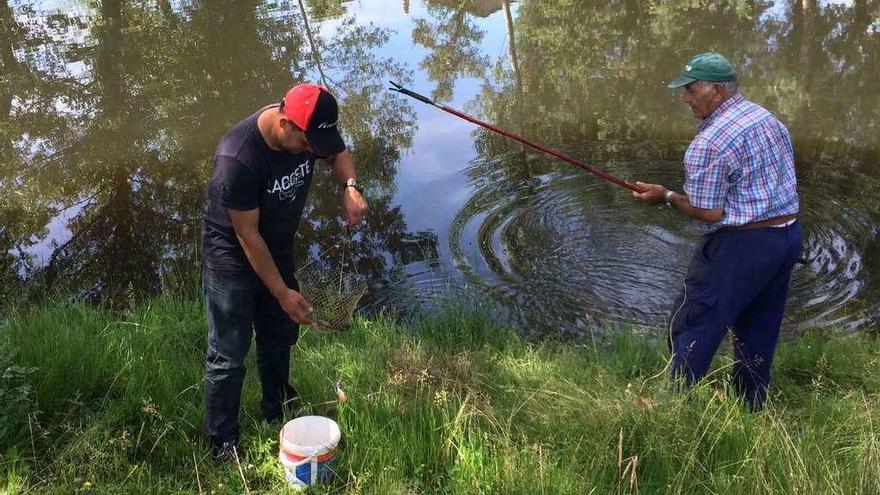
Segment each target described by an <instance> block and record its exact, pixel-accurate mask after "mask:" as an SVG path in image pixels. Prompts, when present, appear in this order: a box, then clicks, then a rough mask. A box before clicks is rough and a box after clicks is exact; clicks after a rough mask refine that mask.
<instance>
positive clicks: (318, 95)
mask: <svg viewBox="0 0 880 495" xmlns="http://www.w3.org/2000/svg"><path fill="white" fill-rule="evenodd" d="M284 116H285V117H287V118H288V119H289V120H290V121H291V122H293V123H294V124H296V126H297V127H299V128H300V129H302V130H304V131H305V134H306V139H307V140H308V141H309V146H311V148H312V151H314V152H315V154H316V155H319V156H330V155H335V154H337V153H341V152H342V151H345V142H344V141H342V136H340V135H339V128H338V127H337V126H336V120H337V118H338V117H339V105H337V103H336V98H334V97H333V95H332V94H331V93H330V92H329V91H327V88H325V87H324V86H320V85H318V84H308V83H303V84H297V85H296V86H294V87H292V88H290V91H288V92H287V94H286V95H285V96H284Z"/></svg>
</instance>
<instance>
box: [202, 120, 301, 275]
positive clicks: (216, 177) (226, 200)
mask: <svg viewBox="0 0 880 495" xmlns="http://www.w3.org/2000/svg"><path fill="white" fill-rule="evenodd" d="M267 108H271V107H267ZM264 110H266V108H264V109H261V110H260V111H258V112H257V113H255V114H253V115H251V116H250V117H248V118H246V119H244V120H242V121H241V122H239V123H238V124H236V125H235V127H233V128H232V129H230V131H229V132H228V133H226V135H225V136H223V139H221V140H220V144H218V145H217V150H216V151H215V152H214V170H213V172H212V173H211V180H210V182H209V183H208V205H207V209H206V211H205V223H204V227H203V229H202V256H203V260H204V263H205V266H207V267H209V268H211V269H214V270H231V271H241V270H245V271H246V270H249V269H252V268H251V265H250V262H249V261H248V260H247V257H246V256H245V254H244V250H242V248H241V245H240V244H239V242H238V238H237V237H235V230H234V229H233V227H232V220H231V219H230V217H229V212H228V211H227V208H231V209H233V210H240V211H247V210H253V209H254V208H259V209H260V223H259V231H260V235H262V236H263V239H264V240H265V241H266V244H267V245H268V247H269V252H270V253H272V258H273V259H274V260H275V262H276V263H278V264H285V265H292V263H293V238H294V235H295V234H296V229H297V226H298V225H299V220H300V217H301V216H302V211H303V207H304V206H305V201H306V196H307V195H308V193H309V186H310V185H311V182H312V173H313V172H314V170H315V158H316V157H315V155H314V154H312V153H310V152H303V153H297V154H292V153H289V152H287V151H275V150H273V149H272V148H269V145H267V144H266V141H265V140H264V139H263V136H262V134H260V131H259V129H258V128H257V117H259V115H260V113H262V112H263V111H264Z"/></svg>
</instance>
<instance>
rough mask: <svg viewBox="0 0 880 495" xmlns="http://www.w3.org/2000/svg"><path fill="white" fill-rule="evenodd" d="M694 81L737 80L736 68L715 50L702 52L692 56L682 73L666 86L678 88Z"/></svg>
mask: <svg viewBox="0 0 880 495" xmlns="http://www.w3.org/2000/svg"><path fill="white" fill-rule="evenodd" d="M694 81H712V82H730V81H736V70H735V69H734V68H733V64H731V63H730V61H729V60H727V59H726V58H724V56H722V55H721V54H718V53H715V52H706V53H701V54H699V55H694V56H693V57H691V59H690V60H688V61H687V63H686V64H685V65H684V70H683V71H682V72H681V75H680V76H678V78H677V79H676V80H674V81H672V82H671V83H669V84H668V85H667V86H666V87H667V88H670V89H676V88H680V87H682V86H687V85H688V84H690V83H692V82H694Z"/></svg>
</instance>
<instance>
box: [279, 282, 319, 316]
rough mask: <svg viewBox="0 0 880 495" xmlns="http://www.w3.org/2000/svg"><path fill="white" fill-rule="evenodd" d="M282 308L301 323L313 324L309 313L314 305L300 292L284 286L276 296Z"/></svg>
mask: <svg viewBox="0 0 880 495" xmlns="http://www.w3.org/2000/svg"><path fill="white" fill-rule="evenodd" d="M276 297H277V298H278V304H280V305H281V309H283V310H284V312H285V313H287V316H289V317H290V319H291V320H293V321H295V322H297V323H299V324H300V325H311V324H312V320H311V319H309V313H311V311H312V305H311V304H309V302H308V301H306V298H304V297H303V296H302V294H300V293H299V292H297V291H295V290H293V289H290V288H284V290H283V291H282V292H281V293H280V294H278V295H277V296H276Z"/></svg>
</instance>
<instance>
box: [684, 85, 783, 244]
mask: <svg viewBox="0 0 880 495" xmlns="http://www.w3.org/2000/svg"><path fill="white" fill-rule="evenodd" d="M684 166H685V175H686V180H685V184H684V192H685V194H687V196H688V201H690V203H691V205H693V206H695V207H697V208H705V209H710V210H711V209H716V208H724V216H722V217H721V221H720V222H718V223H717V224H715V225H714V226H713V227H714V229H717V228H721V227H727V226H737V225H744V224H747V223H750V222H757V221H761V220H767V219H769V218H773V217H779V216H782V215H790V214H794V213H797V212H798V195H797V180H796V179H795V174H794V150H793V149H792V146H791V137H790V136H789V134H788V129H786V128H785V126H784V125H782V123H781V122H779V120H778V119H777V118H776V117H774V116H773V114H771V113H770V112H768V111H767V110H766V109H764V108H763V107H761V106H759V105H756V104H754V103H752V102H750V101H747V100H746V99H745V98H743V97H742V95H740V94H736V95H733V96H732V97H730V98H729V99H728V100H727V101H725V102H724V103H722V104H721V106H719V107H718V108H717V109H716V110H715V111H714V112H712V115H710V116H709V117H707V118H706V119H704V120H703V122H702V123H701V124H700V132H699V133H698V134H697V136H696V137H695V138H694V140H693V141H692V142H691V144H690V146H688V149H687V152H686V153H685V155H684ZM714 229H713V230H714Z"/></svg>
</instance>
